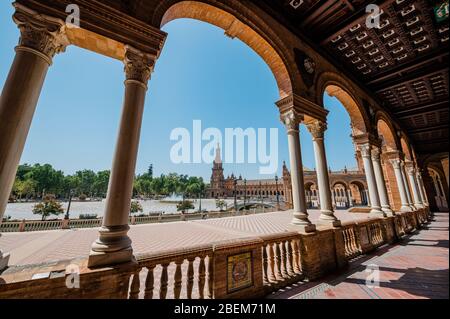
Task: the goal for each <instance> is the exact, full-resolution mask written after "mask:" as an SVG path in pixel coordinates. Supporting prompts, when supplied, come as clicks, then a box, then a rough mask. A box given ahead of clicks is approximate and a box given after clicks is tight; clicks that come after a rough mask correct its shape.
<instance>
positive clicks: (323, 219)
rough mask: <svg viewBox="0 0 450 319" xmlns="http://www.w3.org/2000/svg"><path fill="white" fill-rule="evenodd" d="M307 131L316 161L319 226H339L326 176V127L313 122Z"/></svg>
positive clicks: (323, 124) (328, 179) (321, 123)
mask: <svg viewBox="0 0 450 319" xmlns="http://www.w3.org/2000/svg"><path fill="white" fill-rule="evenodd" d="M308 129H309V131H310V132H311V135H312V139H313V145H314V157H315V161H316V174H317V184H318V187H319V194H320V198H321V201H320V213H321V214H320V218H319V221H318V222H319V223H320V224H326V225H330V226H334V227H338V226H340V225H341V222H340V221H339V220H338V219H337V218H336V216H335V215H334V211H333V204H332V197H331V189H330V177H329V175H328V163H327V157H326V153H325V143H324V135H325V130H326V129H327V126H326V124H325V123H323V122H320V121H314V122H313V123H309V124H308Z"/></svg>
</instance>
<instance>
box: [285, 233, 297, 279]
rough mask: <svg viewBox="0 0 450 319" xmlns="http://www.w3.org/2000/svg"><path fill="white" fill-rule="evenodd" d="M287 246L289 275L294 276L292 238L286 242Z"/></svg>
mask: <svg viewBox="0 0 450 319" xmlns="http://www.w3.org/2000/svg"><path fill="white" fill-rule="evenodd" d="M285 247H286V256H287V265H288V266H287V273H288V276H294V275H295V272H294V265H293V264H292V263H293V257H292V246H291V240H288V241H286V242H285Z"/></svg>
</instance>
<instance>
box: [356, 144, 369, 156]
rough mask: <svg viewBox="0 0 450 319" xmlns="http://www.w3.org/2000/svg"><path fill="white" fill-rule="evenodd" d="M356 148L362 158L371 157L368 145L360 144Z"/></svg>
mask: <svg viewBox="0 0 450 319" xmlns="http://www.w3.org/2000/svg"><path fill="white" fill-rule="evenodd" d="M358 148H359V150H360V152H361V156H362V157H370V156H371V146H370V144H368V143H366V144H360V145H358Z"/></svg>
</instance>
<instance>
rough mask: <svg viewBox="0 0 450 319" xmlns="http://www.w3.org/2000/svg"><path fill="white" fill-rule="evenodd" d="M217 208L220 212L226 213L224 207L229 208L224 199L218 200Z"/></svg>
mask: <svg viewBox="0 0 450 319" xmlns="http://www.w3.org/2000/svg"><path fill="white" fill-rule="evenodd" d="M216 207H217V208H219V209H220V211H221V212H222V211H224V207H225V208H226V207H227V203H225V201H224V200H223V199H217V200H216Z"/></svg>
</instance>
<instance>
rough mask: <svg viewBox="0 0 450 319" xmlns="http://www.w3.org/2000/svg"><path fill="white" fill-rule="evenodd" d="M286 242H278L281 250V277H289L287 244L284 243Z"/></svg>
mask: <svg viewBox="0 0 450 319" xmlns="http://www.w3.org/2000/svg"><path fill="white" fill-rule="evenodd" d="M284 244H285V242H284V241H282V242H280V243H279V244H278V251H279V252H280V271H281V277H282V278H287V277H288V273H287V254H286V246H285V245H284Z"/></svg>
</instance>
